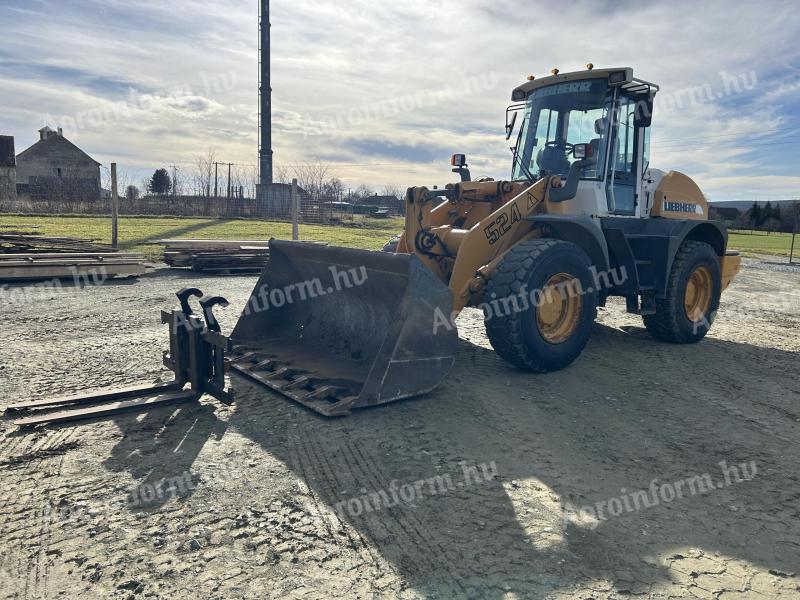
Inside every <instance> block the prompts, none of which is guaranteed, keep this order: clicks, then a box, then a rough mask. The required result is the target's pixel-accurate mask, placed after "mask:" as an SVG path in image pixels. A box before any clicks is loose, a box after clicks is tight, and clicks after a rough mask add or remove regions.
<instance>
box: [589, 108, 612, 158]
mask: <svg viewBox="0 0 800 600" xmlns="http://www.w3.org/2000/svg"><path fill="white" fill-rule="evenodd" d="M607 130H608V118H607V117H601V118H599V119H595V122H594V132H595V133H596V134H597V135H599V136H602V135H603V134H604V133H605V132H606V131H607ZM602 141H603V138H602V137H596V138H594V139H592V140H590V141H589V145H590V146H591V147H592V158H594V160H595V162H597V160H598V159H599V157H600V144H601V143H602Z"/></svg>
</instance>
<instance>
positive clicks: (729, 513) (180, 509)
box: [0, 260, 800, 600]
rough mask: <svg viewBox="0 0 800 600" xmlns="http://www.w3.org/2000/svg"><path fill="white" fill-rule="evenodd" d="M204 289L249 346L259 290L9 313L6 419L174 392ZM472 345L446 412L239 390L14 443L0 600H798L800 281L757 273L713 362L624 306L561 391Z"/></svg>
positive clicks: (148, 282)
mask: <svg viewBox="0 0 800 600" xmlns="http://www.w3.org/2000/svg"><path fill="white" fill-rule="evenodd" d="M189 284H192V285H197V286H198V287H200V288H202V289H204V290H206V291H207V292H213V293H221V294H224V295H225V296H227V297H228V298H229V300H231V302H232V305H231V306H230V307H229V308H228V309H226V310H224V311H220V321H221V322H222V324H223V329H224V330H226V331H229V330H230V328H231V327H232V325H233V323H234V322H235V320H236V318H237V313H238V312H239V311H240V310H241V309H242V307H243V305H244V303H245V301H246V299H247V297H248V294H249V292H250V289H251V287H252V285H253V284H254V278H253V277H197V276H196V275H193V274H191V273H183V274H181V273H176V272H174V271H173V272H170V271H166V270H159V271H157V272H155V273H153V274H150V275H148V276H145V277H142V278H140V279H139V280H138V281H121V282H111V283H107V284H106V285H103V286H100V287H97V288H93V289H87V290H76V289H62V290H46V289H42V288H33V287H31V286H28V287H17V288H13V289H12V290H4V291H3V293H4V294H5V296H4V297H3V299H2V302H0V322H2V324H3V333H2V337H0V340H2V343H0V381H2V390H3V391H4V392H5V394H4V395H3V397H2V398H1V399H0V405H5V404H9V403H11V402H16V401H22V400H26V399H33V398H40V397H46V396H53V395H64V394H68V393H71V392H77V391H79V390H82V389H85V388H98V387H102V386H103V385H106V384H113V385H126V384H133V383H137V382H140V381H153V380H156V379H158V378H159V377H165V376H167V373H166V372H165V371H164V370H163V368H161V367H160V353H161V349H162V347H163V346H164V344H165V333H166V332H165V331H164V330H163V329H162V327H163V326H161V325H160V324H159V320H158V316H159V315H158V312H159V309H160V308H162V307H168V306H171V305H172V304H173V300H174V297H173V296H172V294H173V292H174V291H176V290H177V289H178V288H180V287H183V286H185V285H189ZM459 327H460V331H461V338H462V341H461V343H460V348H459V355H458V358H457V364H456V367H455V368H454V370H453V371H452V372H451V374H450V375H449V377H448V378H447V379H446V381H445V382H444V384H443V385H442V386H441V387H440V388H439V389H438V390H437V391H436V392H435V393H433V394H430V395H429V396H427V397H424V398H420V399H417V400H412V401H405V402H400V403H396V404H392V405H389V406H385V407H381V408H378V409H374V410H366V411H360V412H357V413H355V414H353V415H352V416H350V417H347V418H344V419H338V420H324V419H322V418H320V417H318V416H317V415H315V414H312V413H310V412H308V411H306V410H304V409H303V408H301V407H299V406H297V405H295V404H293V403H291V402H289V401H287V400H284V399H283V398H281V397H279V396H276V395H274V394H272V393H270V392H267V391H266V390H264V389H262V388H260V387H258V386H255V385H253V384H251V383H249V382H246V381H244V380H241V379H239V378H236V377H235V378H234V380H233V386H234V389H235V392H236V394H237V402H236V404H235V405H234V406H232V407H226V406H224V405H221V404H219V403H217V402H216V401H213V400H204V401H203V402H202V403H200V404H188V405H183V406H177V407H173V408H161V409H156V410H153V411H151V412H149V413H147V414H144V415H132V414H128V415H123V416H116V417H114V418H113V419H107V420H99V421H94V422H90V423H83V424H67V425H63V426H57V427H51V428H45V429H39V430H33V431H16V430H15V428H14V427H13V426H12V425H11V424H10V423H9V422H8V421H0V483H1V484H2V485H0V507H2V508H0V597H4V598H54V597H71V598H72V597H76V598H95V597H104V598H105V597H108V598H192V599H197V598H320V597H344V598H395V597H399V598H489V599H494V598H496V599H501V598H503V599H506V598H508V599H511V598H575V599H581V600H587V599H589V598H593V599H596V600H600V599H605V598H609V599H610V598H630V597H639V598H681V599H683V598H694V597H698V598H718V599H720V600H728V599H731V598H779V597H780V598H798V597H800V577H799V575H800V520H798V516H800V508H798V501H800V466H799V465H800V450H799V449H798V441H797V440H798V425H799V424H800V407H799V406H798V400H800V378H799V377H798V365H800V362H799V361H798V351H799V350H800V338H799V337H798V332H800V271H798V270H797V269H794V268H788V269H784V268H780V269H773V268H770V267H769V266H768V265H767V264H766V263H765V261H760V260H748V261H747V263H746V266H745V268H744V269H743V272H742V273H741V275H740V276H739V278H738V279H737V280H736V282H735V283H734V285H733V286H732V287H731V289H730V290H729V291H727V292H726V293H725V295H724V296H723V302H722V307H721V311H720V314H719V317H718V320H717V322H716V323H715V324H714V327H713V329H712V332H711V334H710V335H709V336H708V337H707V338H706V339H705V340H704V341H703V342H701V343H700V344H697V345H693V346H674V345H667V344H661V343H657V342H655V341H653V340H652V339H650V337H649V336H648V335H647V334H646V332H645V331H644V330H643V329H642V327H641V320H640V319H639V318H638V317H635V316H634V315H628V314H626V313H625V312H624V307H623V306H622V304H620V303H618V302H614V303H610V305H609V307H608V308H606V309H603V310H601V311H600V315H599V317H598V323H597V325H596V326H595V330H594V332H593V336H592V339H591V340H590V342H589V345H588V346H587V348H586V350H585V352H584V354H583V355H582V356H581V357H580V358H579V359H578V361H577V362H576V363H575V364H574V365H573V366H571V367H570V368H568V369H566V370H564V371H561V372H558V373H553V374H548V375H532V374H527V373H523V372H520V371H516V370H514V369H512V368H510V367H509V366H508V365H506V364H505V363H504V362H503V361H502V360H500V359H499V358H498V357H497V356H496V355H495V354H494V352H492V351H491V349H490V347H489V344H488V342H487V340H486V337H485V334H484V332H483V326H482V323H481V319H480V314H479V313H477V312H476V311H474V310H468V311H466V312H465V313H464V314H463V315H462V316H461V317H460V319H459ZM723 466H725V467H727V469H728V470H727V471H725V470H724V469H723ZM731 467H733V468H735V469H736V470H737V471H738V472H739V474H740V477H739V478H737V477H736V474H735V473H733V471H731V470H730V469H731ZM437 477H438V479H436V478H437ZM701 480H702V482H708V481H710V482H711V483H712V484H713V487H707V486H706V487H703V485H702V484H701V483H700V482H701ZM442 482H447V485H444V483H442ZM440 484H441V485H440ZM640 490H643V491H642V492H641V493H640V494H639V495H637V496H636V502H635V503H634V501H633V499H632V498H633V496H632V494H634V493H638V492H639V491H640ZM381 493H382V495H381ZM370 494H374V495H370ZM646 494H650V495H646ZM642 496H644V497H645V498H646V499H645V500H643V499H642ZM395 500H396V501H395Z"/></svg>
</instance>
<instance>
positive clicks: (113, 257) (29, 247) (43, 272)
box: [0, 228, 145, 283]
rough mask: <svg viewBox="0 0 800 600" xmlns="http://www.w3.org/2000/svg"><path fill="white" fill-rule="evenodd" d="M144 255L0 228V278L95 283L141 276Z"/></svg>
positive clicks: (143, 269) (89, 243)
mask: <svg viewBox="0 0 800 600" xmlns="http://www.w3.org/2000/svg"><path fill="white" fill-rule="evenodd" d="M144 272H145V266H144V256H143V255H141V254H136V253H133V252H113V251H112V250H111V248H110V247H109V246H103V245H99V244H95V243H94V240H81V239H75V238H67V237H48V236H43V235H34V234H32V233H30V232H27V231H14V230H10V229H9V228H3V229H0V281H2V282H8V281H26V280H36V279H70V278H72V279H73V280H74V281H75V282H76V283H86V282H89V283H99V282H101V281H104V280H105V279H109V278H111V277H117V276H131V275H141V274H142V273H144Z"/></svg>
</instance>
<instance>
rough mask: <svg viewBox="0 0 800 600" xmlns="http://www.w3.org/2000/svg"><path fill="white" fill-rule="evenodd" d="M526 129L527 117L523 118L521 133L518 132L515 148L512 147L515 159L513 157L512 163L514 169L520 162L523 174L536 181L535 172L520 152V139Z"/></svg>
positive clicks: (520, 127)
mask: <svg viewBox="0 0 800 600" xmlns="http://www.w3.org/2000/svg"><path fill="white" fill-rule="evenodd" d="M524 129H525V119H523V120H522V123H520V126H519V133H518V134H517V143H516V144H514V147H513V148H511V152H512V154H513V159H512V163H511V170H512V171H513V170H514V167H515V166H516V165H517V163H519V166H520V167H521V168H522V171H523V174H524V175H525V176H526V177H527V178H528V179H529V180H530V181H536V177H534V176H533V173H531V170H530V169H529V168H528V167H527V166H526V165H525V163H524V162H523V160H522V157H521V156H520V154H519V143H520V141H521V139H522V131H523V130H524Z"/></svg>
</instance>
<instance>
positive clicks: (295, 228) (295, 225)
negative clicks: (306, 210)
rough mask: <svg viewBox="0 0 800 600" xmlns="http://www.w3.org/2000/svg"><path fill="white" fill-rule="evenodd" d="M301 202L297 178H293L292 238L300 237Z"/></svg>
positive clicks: (297, 238)
mask: <svg viewBox="0 0 800 600" xmlns="http://www.w3.org/2000/svg"><path fill="white" fill-rule="evenodd" d="M299 204H300V202H299V200H298V197H297V179H292V239H293V240H299V239H300V225H299V214H298V213H299V212H300V206H299Z"/></svg>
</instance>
